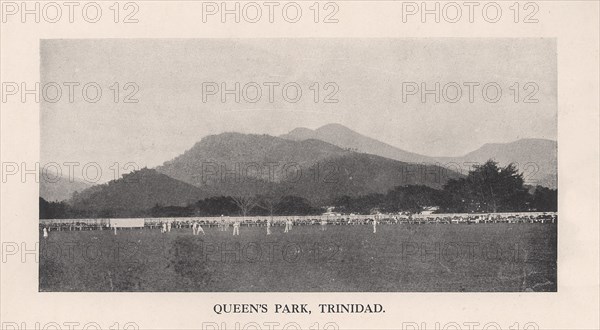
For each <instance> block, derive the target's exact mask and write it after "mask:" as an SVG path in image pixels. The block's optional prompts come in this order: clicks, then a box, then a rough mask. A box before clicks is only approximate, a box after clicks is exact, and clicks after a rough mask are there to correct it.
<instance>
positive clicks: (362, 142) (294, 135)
mask: <svg viewBox="0 0 600 330" xmlns="http://www.w3.org/2000/svg"><path fill="white" fill-rule="evenodd" d="M280 137H281V138H284V139H289V140H294V141H303V140H307V139H317V140H321V141H325V142H328V143H331V144H333V145H336V146H338V147H341V148H345V149H351V150H354V151H357V152H362V153H368V154H372V155H377V156H381V157H385V158H390V159H395V160H399V161H402V162H408V163H421V162H428V163H433V162H434V161H433V159H432V158H431V157H428V156H424V155H419V154H415V153H412V152H408V151H404V150H402V149H399V148H396V147H394V146H391V145H389V144H387V143H384V142H381V141H378V140H376V139H373V138H370V137H368V136H364V135H362V134H360V133H357V132H355V131H353V130H351V129H349V128H348V127H346V126H343V125H340V124H328V125H325V126H322V127H319V128H317V129H315V130H311V129H308V128H304V127H301V128H296V129H294V130H292V131H291V132H289V133H288V134H284V135H281V136H280Z"/></svg>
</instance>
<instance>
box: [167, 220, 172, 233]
mask: <svg viewBox="0 0 600 330" xmlns="http://www.w3.org/2000/svg"><path fill="white" fill-rule="evenodd" d="M170 232H171V222H167V233H170Z"/></svg>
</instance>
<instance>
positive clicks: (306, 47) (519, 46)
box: [39, 38, 560, 293]
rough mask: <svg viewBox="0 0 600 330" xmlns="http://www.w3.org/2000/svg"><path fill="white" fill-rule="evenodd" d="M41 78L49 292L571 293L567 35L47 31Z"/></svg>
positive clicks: (43, 267) (44, 286) (44, 265)
mask: <svg viewBox="0 0 600 330" xmlns="http://www.w3.org/2000/svg"><path fill="white" fill-rule="evenodd" d="M40 78H41V84H40V86H41V87H40V90H41V92H42V93H41V94H42V95H41V97H42V98H43V102H41V103H40V164H41V168H40V183H39V237H40V239H39V242H40V261H39V291H40V292H137V291H142V292H181V291H186V292H187V291H189V292H524V293H528V292H556V291H557V287H558V281H559V280H560V279H559V278H557V236H558V230H557V228H558V223H559V221H560V220H559V218H558V213H557V211H558V189H559V187H558V162H557V151H558V148H560V145H559V144H558V143H557V141H558V138H557V125H558V123H557V118H558V116H557V112H558V105H557V94H558V92H557V88H558V85H557V50H556V39H554V38H405V39H403V38H371V39H360V38H331V39H327V38H323V39H315V38H266V39H262V38H256V39H218V38H213V39H208V38H207V39H43V40H40ZM69 251H70V253H69Z"/></svg>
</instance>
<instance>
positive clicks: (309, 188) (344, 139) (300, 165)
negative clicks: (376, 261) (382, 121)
mask: <svg viewBox="0 0 600 330" xmlns="http://www.w3.org/2000/svg"><path fill="white" fill-rule="evenodd" d="M488 159H495V160H496V161H498V162H499V163H500V164H501V165H506V164H508V163H511V162H512V163H515V162H516V163H518V164H519V166H522V167H520V169H521V170H522V171H523V172H524V173H525V174H526V175H529V179H532V178H538V179H539V180H540V181H541V182H543V184H542V183H541V182H540V183H539V184H542V185H545V186H549V187H552V188H553V187H555V186H556V142H555V141H550V140H542V139H524V140H519V141H515V142H513V143H507V144H501V143H499V144H486V145H484V146H483V147H481V148H479V149H477V150H475V151H473V152H471V153H468V154H466V155H464V156H461V157H430V156H425V155H419V154H416V153H411V152H407V151H404V150H402V149H399V148H396V147H394V146H391V145H389V144H386V143H383V142H381V141H378V140H376V139H373V138H370V137H367V136H364V135H361V134H359V133H357V132H355V131H353V130H351V129H349V128H346V127H344V126H342V125H339V124H330V125H326V126H323V127H321V128H318V129H316V130H310V129H306V128H297V129H294V130H293V131H291V132H290V133H288V134H285V135H282V136H279V137H276V136H270V135H257V134H241V133H222V134H218V135H210V136H206V137H204V138H203V139H201V140H200V141H199V142H197V143H196V144H195V145H194V146H192V147H191V148H190V149H189V150H187V151H185V152H184V153H183V154H181V155H179V156H177V157H175V158H174V159H172V160H169V161H166V162H165V163H163V165H161V166H158V167H156V168H154V169H147V168H145V169H142V170H140V171H136V172H133V173H130V174H126V175H124V176H123V177H122V178H120V179H118V180H113V181H111V182H108V183H105V184H101V185H96V186H92V187H88V186H85V185H87V184H85V185H84V183H81V182H77V183H72V182H70V183H72V184H66V183H65V182H64V180H61V181H59V183H58V184H52V185H53V186H51V187H49V185H50V183H48V182H43V181H42V183H41V184H40V196H41V197H42V198H44V199H47V200H50V201H53V200H61V198H62V199H68V200H69V204H71V205H72V206H74V207H76V208H84V209H93V210H105V209H120V210H126V209H136V210H142V209H148V208H151V207H153V206H154V205H157V204H159V205H165V206H166V205H174V206H184V205H187V204H189V203H191V202H194V201H197V200H198V199H202V198H206V197H211V196H226V195H232V196H234V195H239V194H250V195H259V194H261V195H269V194H271V195H272V194H275V195H279V196H282V195H296V196H300V197H304V198H306V199H308V200H310V201H311V202H314V203H320V204H323V203H328V202H330V201H332V200H334V199H336V198H339V197H341V196H344V195H347V196H359V195H365V194H369V193H384V192H386V191H388V190H389V189H392V188H394V187H395V186H399V185H409V184H421V185H426V186H429V187H432V188H436V189H439V188H441V187H442V186H443V185H444V184H445V183H446V181H447V180H448V179H451V178H459V177H462V176H463V175H465V174H466V173H467V172H468V170H467V169H465V168H462V169H459V168H458V167H456V166H455V164H464V163H465V162H480V163H481V162H485V161H486V160H488ZM453 164H454V165H453ZM527 164H529V165H527ZM532 164H533V165H532ZM440 165H446V167H444V166H440ZM527 166H529V167H527ZM528 170H529V171H530V172H527V171H528ZM460 172H462V173H460ZM75 191H77V192H78V193H74V192H75ZM49 192H52V193H49Z"/></svg>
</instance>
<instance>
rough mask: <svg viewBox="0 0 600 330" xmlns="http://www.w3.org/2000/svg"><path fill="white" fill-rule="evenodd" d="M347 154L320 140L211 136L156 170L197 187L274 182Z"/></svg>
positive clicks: (255, 136)
mask: <svg viewBox="0 0 600 330" xmlns="http://www.w3.org/2000/svg"><path fill="white" fill-rule="evenodd" d="M347 153H349V152H348V151H345V150H343V149H341V148H339V147H336V146H334V145H332V144H329V143H326V142H323V141H319V140H306V141H300V142H297V141H290V140H286V139H281V138H277V137H274V136H270V135H255V134H240V133H223V134H219V135H210V136H207V137H205V138H203V139H202V140H201V141H200V142H198V143H196V144H195V145H194V146H193V147H192V148H191V149H190V150H188V151H186V152H184V153H183V154H182V155H180V156H177V157H176V158H174V159H173V160H171V161H168V162H165V163H164V164H163V165H162V166H159V167H157V168H156V170H157V171H158V172H160V173H163V174H166V175H168V176H170V177H172V178H175V179H177V180H181V181H183V182H187V183H190V184H193V185H196V186H203V185H210V184H213V183H221V182H226V181H232V180H234V179H235V178H236V177H242V176H244V177H245V176H250V177H256V178H262V179H264V180H266V181H271V182H276V181H280V180H281V179H282V178H285V177H286V173H287V172H290V171H293V169H294V168H295V167H296V166H301V167H307V166H310V165H313V164H315V163H317V162H319V161H320V160H322V159H324V158H328V157H331V156H336V155H344V154H347Z"/></svg>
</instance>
